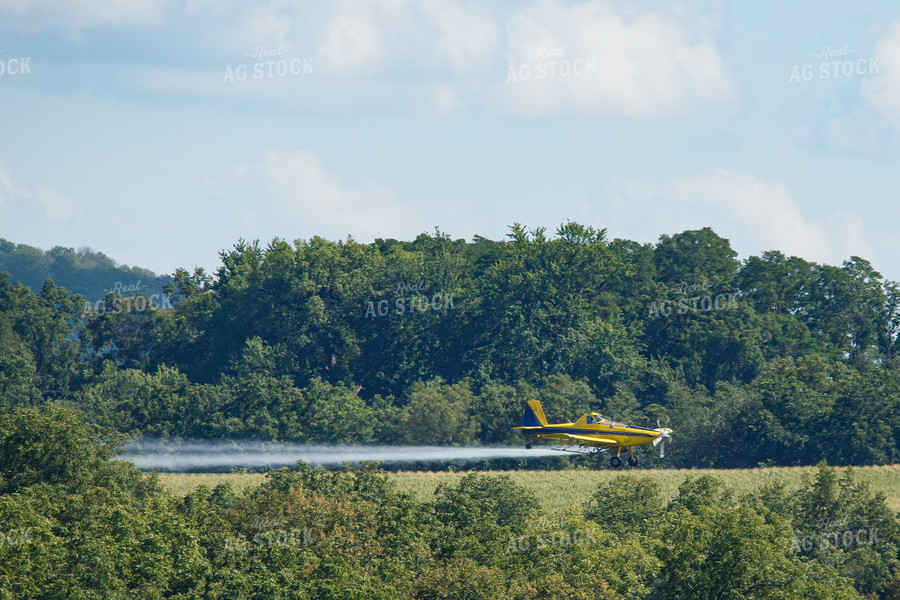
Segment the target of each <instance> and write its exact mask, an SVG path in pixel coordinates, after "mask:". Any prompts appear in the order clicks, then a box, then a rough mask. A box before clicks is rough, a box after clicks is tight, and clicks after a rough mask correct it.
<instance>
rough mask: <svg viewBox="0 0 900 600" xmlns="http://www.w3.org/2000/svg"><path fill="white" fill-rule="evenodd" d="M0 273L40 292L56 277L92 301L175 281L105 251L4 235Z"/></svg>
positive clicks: (158, 289)
mask: <svg viewBox="0 0 900 600" xmlns="http://www.w3.org/2000/svg"><path fill="white" fill-rule="evenodd" d="M0 272H7V273H9V274H10V276H11V277H12V280H13V281H15V282H17V283H21V284H23V285H27V286H28V287H29V288H31V290H32V291H34V292H36V293H40V291H41V288H42V287H43V286H44V281H46V280H47V279H52V280H53V282H54V283H56V285H58V286H60V287H64V288H66V289H67V290H69V291H70V292H74V293H76V294H81V295H82V297H83V298H84V299H85V300H89V301H91V302H95V301H97V300H100V299H102V298H104V297H105V296H106V294H108V293H109V292H114V291H118V292H119V293H121V294H123V295H128V294H130V293H136V292H144V293H146V294H153V293H159V292H161V291H162V288H163V286H164V285H165V284H166V283H167V282H168V281H171V277H169V276H167V275H157V274H156V273H154V272H152V271H149V270H147V269H142V268H141V267H129V266H125V265H117V264H116V262H115V261H114V260H112V259H111V258H109V257H108V256H106V255H105V254H103V253H102V252H94V251H92V250H91V249H90V248H79V249H78V251H76V250H74V249H73V248H63V247H62V246H56V247H54V248H52V249H50V250H47V251H44V250H41V249H40V248H35V247H33V246H27V245H25V244H15V243H13V242H10V241H8V240H5V239H3V238H0Z"/></svg>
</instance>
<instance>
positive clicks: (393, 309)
mask: <svg viewBox="0 0 900 600" xmlns="http://www.w3.org/2000/svg"><path fill="white" fill-rule="evenodd" d="M427 288H428V284H426V283H425V280H424V279H423V280H421V281H419V282H418V283H414V284H411V285H410V284H407V283H405V282H401V283H398V284H397V287H395V288H394V294H395V297H394V298H392V299H390V300H388V299H382V300H378V301H375V300H369V302H368V303H367V304H366V318H369V317H373V318H374V317H386V316H388V315H389V314H392V313H393V314H395V315H403V314H407V313H408V314H413V313H416V312H419V313H423V312H429V311H442V312H446V311H448V310H450V309H451V308H456V306H454V304H453V294H446V293H443V292H439V293H437V294H427V293H423V292H425V290H426V289H427ZM407 294H412V295H407ZM396 296H401V297H399V298H397V297H396Z"/></svg>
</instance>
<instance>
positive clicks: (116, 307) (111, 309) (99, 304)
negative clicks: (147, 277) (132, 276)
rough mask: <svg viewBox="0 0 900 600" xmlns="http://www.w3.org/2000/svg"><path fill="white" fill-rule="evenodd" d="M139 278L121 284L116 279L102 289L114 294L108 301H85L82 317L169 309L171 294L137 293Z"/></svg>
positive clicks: (171, 306)
mask: <svg viewBox="0 0 900 600" xmlns="http://www.w3.org/2000/svg"><path fill="white" fill-rule="evenodd" d="M142 287H144V286H142V285H141V280H140V279H139V280H138V282H137V283H134V284H131V285H123V284H122V282H120V281H117V282H116V283H114V284H113V286H112V287H111V288H108V289H106V290H103V291H105V292H108V293H110V294H115V295H114V296H113V298H112V300H111V301H110V302H107V299H106V298H104V299H102V300H97V301H96V302H94V303H91V302H89V301H85V303H84V310H83V311H82V313H81V316H82V317H93V316H100V315H104V314H106V313H111V314H121V313H125V314H128V313H132V312H139V313H140V312H147V311H157V310H171V309H172V308H173V305H172V294H169V293H162V294H150V295H149V296H148V295H146V294H141V293H139V292H140V290H141V288H142ZM123 293H130V294H132V295H130V296H124V295H123Z"/></svg>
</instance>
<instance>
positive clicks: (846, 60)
mask: <svg viewBox="0 0 900 600" xmlns="http://www.w3.org/2000/svg"><path fill="white" fill-rule="evenodd" d="M851 54H853V50H852V49H851V48H850V45H849V44H845V45H844V47H843V48H831V47H829V46H823V47H822V49H821V50H819V51H818V52H813V53H812V54H811V55H810V56H812V57H813V58H817V59H819V60H821V62H820V63H818V65H817V66H814V65H813V64H812V63H809V64H805V65H794V66H793V67H791V78H790V80H789V83H797V82H799V81H811V80H812V79H838V78H840V77H853V76H858V77H861V76H863V75H877V74H879V73H880V72H881V71H879V69H878V59H879V58H880V57H878V56H867V57H864V58H857V59H853V58H851V57H850V55H851ZM832 59H834V60H832Z"/></svg>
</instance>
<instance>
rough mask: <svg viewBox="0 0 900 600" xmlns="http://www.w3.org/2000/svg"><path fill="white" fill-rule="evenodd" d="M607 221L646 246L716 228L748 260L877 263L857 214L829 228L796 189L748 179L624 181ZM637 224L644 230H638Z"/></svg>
mask: <svg viewBox="0 0 900 600" xmlns="http://www.w3.org/2000/svg"><path fill="white" fill-rule="evenodd" d="M610 193H611V198H612V203H611V207H610V210H608V211H604V212H605V214H604V215H603V216H604V217H606V218H607V219H609V220H611V221H612V222H613V223H616V224H617V227H616V229H619V230H623V229H640V230H641V233H642V235H639V236H637V238H638V239H643V240H644V241H650V240H648V239H647V238H648V237H649V236H658V235H659V234H660V233H663V232H665V233H678V232H681V231H684V230H687V229H700V228H702V227H707V226H708V227H711V228H712V229H713V230H714V231H715V232H716V233H717V234H719V235H720V236H722V237H724V238H727V239H729V240H730V241H731V244H732V247H733V248H734V249H735V250H737V251H738V252H739V253H740V254H741V255H744V256H746V255H750V254H758V253H760V252H763V251H765V250H781V251H782V252H784V253H785V254H787V255H795V256H800V257H803V258H805V259H807V260H811V261H815V262H824V263H828V264H840V263H841V261H843V260H844V259H846V258H847V257H849V256H851V255H854V254H856V255H859V256H872V255H873V251H872V248H871V246H870V244H869V243H868V242H867V241H866V239H865V235H864V231H863V229H864V225H863V220H862V218H861V217H860V216H859V215H858V214H856V213H854V212H852V211H849V210H847V211H842V212H841V213H840V214H834V215H831V216H830V217H829V218H827V219H826V220H825V221H824V222H819V223H817V222H812V221H810V220H808V219H807V218H806V217H804V215H803V212H802V211H801V209H800V206H799V205H798V203H797V201H796V200H795V199H794V198H793V196H792V194H791V192H790V190H789V189H788V187H787V186H785V185H784V184H782V183H770V182H766V181H763V180H761V179H758V178H756V177H753V176H751V175H745V174H741V173H735V172H731V171H726V170H722V169H719V170H717V171H715V172H714V173H713V174H711V175H706V176H700V177H686V178H680V179H675V180H672V181H670V182H667V183H665V184H659V183H656V182H652V181H646V180H626V179H618V180H616V181H613V182H612V185H611V186H610ZM636 224H637V225H636Z"/></svg>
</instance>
